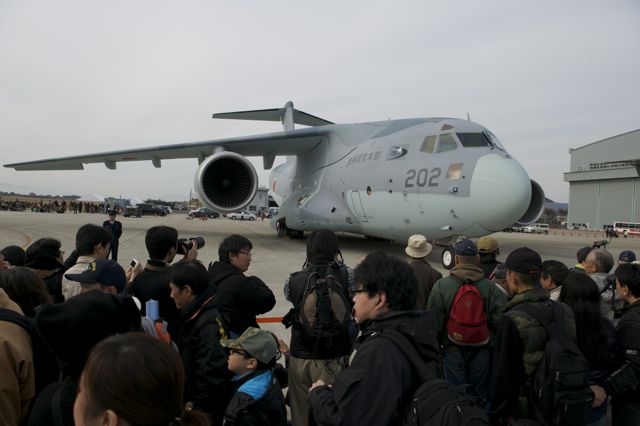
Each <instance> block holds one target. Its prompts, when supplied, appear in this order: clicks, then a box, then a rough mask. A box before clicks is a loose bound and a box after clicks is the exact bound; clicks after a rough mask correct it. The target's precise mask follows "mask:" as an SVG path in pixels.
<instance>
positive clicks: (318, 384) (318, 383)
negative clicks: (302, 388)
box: [309, 380, 325, 392]
mask: <svg viewBox="0 0 640 426" xmlns="http://www.w3.org/2000/svg"><path fill="white" fill-rule="evenodd" d="M324 385H325V383H324V382H323V381H322V380H318V381H316V382H314V383H313V384H312V385H311V387H310V388H309V392H311V391H312V390H314V389H315V388H317V387H320V386H324Z"/></svg>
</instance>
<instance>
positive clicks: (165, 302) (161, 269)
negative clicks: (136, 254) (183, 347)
mask: <svg viewBox="0 0 640 426" xmlns="http://www.w3.org/2000/svg"><path fill="white" fill-rule="evenodd" d="M169 281H170V277H169V265H168V264H166V263H164V262H163V261H161V260H153V259H149V260H148V261H147V264H146V265H145V267H144V270H143V271H142V272H140V273H139V274H138V275H136V277H135V279H134V280H133V284H132V285H131V288H130V289H129V291H130V292H132V294H133V295H134V296H135V297H137V298H138V300H140V303H141V305H142V306H141V308H140V312H141V313H142V316H145V315H146V303H147V301H149V300H150V299H153V300H157V301H158V312H159V315H160V318H162V319H163V320H165V321H166V322H167V331H168V332H169V335H170V336H171V339H172V340H175V339H176V335H177V333H178V308H176V303H175V302H174V301H173V299H172V298H171V288H170V287H169Z"/></svg>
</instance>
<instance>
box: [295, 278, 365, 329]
mask: <svg viewBox="0 0 640 426" xmlns="http://www.w3.org/2000/svg"><path fill="white" fill-rule="evenodd" d="M332 269H333V268H332V266H331V265H328V266H327V270H326V273H325V274H324V276H323V275H320V273H319V272H317V271H312V272H310V273H309V275H308V277H307V284H306V287H305V291H304V293H303V295H302V299H301V302H300V305H299V306H298V309H297V310H298V320H299V322H300V324H302V327H303V328H304V331H305V333H306V334H307V335H308V336H309V337H311V338H313V339H331V338H333V337H338V336H341V335H343V334H344V333H345V332H348V330H349V326H350V324H351V322H352V316H351V304H350V303H349V300H348V299H347V296H346V295H345V293H346V290H345V288H344V286H343V284H342V283H340V282H339V281H338V280H337V279H336V277H335V275H333V274H332V272H333V271H332ZM340 270H341V269H340Z"/></svg>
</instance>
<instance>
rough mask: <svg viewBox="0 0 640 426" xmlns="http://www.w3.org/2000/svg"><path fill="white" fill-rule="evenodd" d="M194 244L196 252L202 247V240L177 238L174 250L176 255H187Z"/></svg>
mask: <svg viewBox="0 0 640 426" xmlns="http://www.w3.org/2000/svg"><path fill="white" fill-rule="evenodd" d="M194 242H195V244H196V248H197V249H198V250H200V249H201V248H202V247H204V238H202V237H191V238H179V239H178V249H177V250H176V251H177V253H178V254H183V255H184V254H187V252H188V251H189V250H191V249H192V248H193V243H194Z"/></svg>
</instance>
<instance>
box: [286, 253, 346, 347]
mask: <svg viewBox="0 0 640 426" xmlns="http://www.w3.org/2000/svg"><path fill="white" fill-rule="evenodd" d="M314 271H317V272H318V273H319V274H320V275H321V276H322V277H326V276H327V275H329V274H331V275H333V276H334V277H335V278H336V282H338V283H339V284H341V285H342V290H343V294H344V297H345V298H346V300H347V301H348V302H349V307H350V308H351V306H352V305H353V303H352V300H351V296H350V294H349V288H348V281H349V272H348V271H347V267H346V266H344V265H338V264H336V263H334V264H332V265H318V266H313V265H309V268H307V269H305V270H302V271H298V272H294V273H293V274H291V276H290V277H289V280H287V283H286V284H285V297H286V298H287V300H289V301H290V302H291V303H292V304H293V308H292V309H291V310H290V311H289V313H288V314H287V315H286V317H285V322H286V323H287V324H288V323H289V321H290V323H291V326H292V328H291V345H290V348H289V351H290V353H291V355H292V356H294V357H296V358H302V359H335V358H340V357H343V356H347V355H349V354H350V353H351V351H352V350H353V340H354V339H355V335H357V328H356V325H355V321H354V320H352V321H351V324H349V325H348V327H347V328H346V329H345V331H344V332H343V333H342V334H341V335H339V336H335V337H332V338H327V339H319V338H317V339H314V338H312V337H311V336H308V334H307V333H306V331H305V328H304V326H303V325H302V323H301V322H300V312H299V310H298V309H299V307H300V305H301V304H302V302H303V300H302V299H303V297H304V295H305V292H306V289H307V285H308V283H309V275H310V274H311V273H312V272H314ZM287 326H288V325H287ZM350 330H353V332H350ZM352 335H353V338H352Z"/></svg>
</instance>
